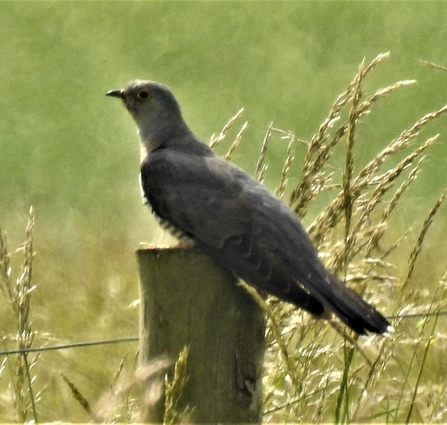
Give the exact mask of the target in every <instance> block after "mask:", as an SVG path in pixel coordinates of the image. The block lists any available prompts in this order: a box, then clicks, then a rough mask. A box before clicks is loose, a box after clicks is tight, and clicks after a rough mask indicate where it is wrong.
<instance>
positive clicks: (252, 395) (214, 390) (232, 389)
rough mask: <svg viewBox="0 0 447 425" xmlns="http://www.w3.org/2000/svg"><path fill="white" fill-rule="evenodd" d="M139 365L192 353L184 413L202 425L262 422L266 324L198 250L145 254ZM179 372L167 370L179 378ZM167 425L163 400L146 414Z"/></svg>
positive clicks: (224, 274)
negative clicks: (189, 410)
mask: <svg viewBox="0 0 447 425" xmlns="http://www.w3.org/2000/svg"><path fill="white" fill-rule="evenodd" d="M137 259H138V266H139V275H140V303H141V305H140V363H141V365H143V366H144V365H145V364H147V363H148V362H151V360H154V359H156V358H157V357H159V356H168V357H169V359H170V360H171V361H172V363H173V362H174V361H175V360H176V359H177V358H178V355H179V353H180V351H181V350H182V349H183V348H184V347H185V346H189V356H188V361H187V374H188V382H187V384H186V388H185V389H184V393H183V395H182V397H181V400H180V408H181V409H182V408H184V407H186V406H189V407H190V408H194V411H193V414H192V417H191V419H192V421H193V422H195V423H241V422H245V423H261V420H262V384H261V379H262V376H261V375H262V363H263V358H264V348H265V347H264V332H265V319H264V314H263V312H262V310H261V308H260V307H259V306H258V305H257V304H256V302H254V300H253V299H252V298H251V296H250V295H249V294H248V293H247V292H246V291H245V290H244V288H242V287H241V286H239V285H237V281H236V279H235V278H234V277H233V276H232V275H231V274H230V273H228V272H226V271H225V270H222V268H220V267H219V266H217V265H216V264H215V263H214V262H213V261H212V260H211V259H210V258H209V257H207V256H206V255H204V254H202V253H200V252H198V251H197V250H195V249H182V248H169V249H158V248H157V249H139V250H138V251H137ZM172 373H173V368H172V367H171V369H170V370H169V371H168V377H170V378H172ZM143 409H144V412H143V419H144V420H145V421H147V422H162V421H163V413H164V398H163V397H162V398H161V399H160V400H159V401H158V402H157V403H155V404H153V405H147V406H144V407H143Z"/></svg>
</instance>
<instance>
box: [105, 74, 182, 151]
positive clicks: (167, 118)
mask: <svg viewBox="0 0 447 425" xmlns="http://www.w3.org/2000/svg"><path fill="white" fill-rule="evenodd" d="M107 96H112V97H117V98H120V99H121V100H122V101H123V103H124V105H125V106H126V108H127V110H128V111H129V112H130V114H131V115H132V117H133V119H134V120H135V122H136V124H137V126H138V131H139V134H140V137H141V139H142V141H143V142H145V143H150V144H154V143H155V144H157V145H160V144H163V143H164V141H166V140H169V139H172V138H175V137H176V136H181V135H183V134H184V132H185V131H186V132H189V129H188V127H187V126H186V124H185V123H184V121H183V118H182V114H181V111H180V106H179V104H178V102H177V100H176V99H175V97H174V95H173V94H172V92H171V90H170V89H169V88H168V87H167V86H165V85H163V84H160V83H156V82H153V81H142V80H133V81H130V82H129V83H128V84H126V86H125V87H124V88H123V89H117V90H111V91H109V92H108V93H107Z"/></svg>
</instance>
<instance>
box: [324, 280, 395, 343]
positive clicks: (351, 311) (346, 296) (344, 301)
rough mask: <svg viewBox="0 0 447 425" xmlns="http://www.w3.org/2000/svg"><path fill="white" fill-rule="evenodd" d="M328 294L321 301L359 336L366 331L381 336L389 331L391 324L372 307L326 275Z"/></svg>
mask: <svg viewBox="0 0 447 425" xmlns="http://www.w3.org/2000/svg"><path fill="white" fill-rule="evenodd" d="M328 279H329V281H330V283H329V285H328V286H327V285H324V286H326V288H328V291H325V292H328V293H327V295H326V296H324V299H322V300H321V301H322V302H323V304H324V305H326V306H327V307H328V309H329V310H331V311H332V312H333V313H334V314H335V315H336V316H337V317H338V318H339V319H340V320H341V321H342V322H343V323H345V324H346V325H347V326H349V327H350V328H351V329H352V330H354V331H355V332H357V333H359V334H362V335H363V334H366V332H367V331H369V332H374V333H379V334H383V333H385V332H387V331H389V330H390V329H391V324H390V322H389V321H388V319H386V318H385V317H384V316H383V315H382V314H381V313H379V312H378V311H377V310H376V309H375V308H374V307H373V306H371V305H370V304H368V303H367V302H366V301H364V300H363V298H362V297H361V296H360V295H358V294H357V293H356V292H355V291H353V290H352V289H351V288H348V287H347V286H346V285H345V284H344V283H343V282H342V281H340V280H339V279H337V278H336V277H335V276H332V275H329V274H328Z"/></svg>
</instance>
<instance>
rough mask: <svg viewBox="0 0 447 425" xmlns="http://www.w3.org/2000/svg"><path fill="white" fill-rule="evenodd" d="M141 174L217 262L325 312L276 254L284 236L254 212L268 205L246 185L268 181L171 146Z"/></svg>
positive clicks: (164, 208) (161, 205)
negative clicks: (271, 235) (268, 231)
mask: <svg viewBox="0 0 447 425" xmlns="http://www.w3.org/2000/svg"><path fill="white" fill-rule="evenodd" d="M141 180H142V185H143V190H144V192H145V194H146V197H147V199H148V201H149V203H150V205H151V206H152V208H153V210H154V212H155V214H156V215H158V216H159V218H161V219H162V220H165V221H167V222H168V223H170V224H171V225H173V226H174V228H176V229H178V230H180V231H181V232H183V233H184V234H185V235H186V236H188V237H189V238H191V239H192V240H194V241H195V242H196V244H197V245H198V247H199V248H200V249H201V250H202V251H204V252H206V253H208V254H209V255H210V256H211V257H212V258H214V260H215V261H216V262H218V263H219V264H221V265H222V266H223V267H225V268H227V269H229V270H231V271H233V273H234V274H235V275H237V276H238V277H240V278H242V279H244V280H246V281H247V282H249V283H251V284H252V285H254V286H256V287H257V288H259V289H262V290H265V291H267V292H269V293H270V294H273V295H276V296H277V297H279V298H282V299H283V300H285V301H289V302H292V303H294V304H295V305H297V306H299V307H302V308H305V309H306V310H308V311H310V312H311V313H313V314H317V315H319V314H322V313H323V310H324V309H323V306H322V305H321V303H320V302H318V301H316V300H315V299H314V298H313V297H311V296H310V295H309V293H308V291H305V290H303V288H302V287H300V286H299V285H298V284H297V282H296V280H295V278H294V277H293V276H291V275H289V274H288V273H287V272H286V270H284V269H283V267H282V266H280V264H279V262H278V260H277V259H276V258H275V257H274V256H273V255H272V252H273V250H271V249H270V247H276V246H278V242H277V241H276V240H273V241H271V242H270V241H268V240H266V238H265V237H264V238H263V237H262V233H263V231H262V227H260V226H257V225H256V224H257V223H258V221H257V220H255V219H254V217H253V214H254V213H258V211H262V206H260V208H257V207H255V206H254V205H253V203H256V202H262V200H261V199H257V197H256V196H254V197H253V196H251V195H250V193H249V192H248V191H247V190H246V187H247V186H248V187H251V186H258V187H260V188H262V186H261V185H259V184H258V183H257V182H255V181H254V180H253V179H251V178H250V177H249V176H248V175H247V174H246V173H245V172H243V171H242V170H240V169H239V168H238V167H236V166H234V165H233V164H231V163H229V162H228V161H225V160H223V159H221V158H219V157H216V156H209V157H203V156H192V155H183V154H178V153H177V152H173V151H171V152H167V151H166V152H154V153H153V156H152V158H148V160H147V161H146V162H143V164H142V169H141ZM266 193H268V191H266ZM268 196H271V195H270V194H268ZM276 202H278V201H277V200H276ZM275 221H276V219H275ZM254 224H255V226H253V225H254ZM259 224H261V223H259ZM306 237H307V236H306ZM297 243H298V245H299V241H298V242H297Z"/></svg>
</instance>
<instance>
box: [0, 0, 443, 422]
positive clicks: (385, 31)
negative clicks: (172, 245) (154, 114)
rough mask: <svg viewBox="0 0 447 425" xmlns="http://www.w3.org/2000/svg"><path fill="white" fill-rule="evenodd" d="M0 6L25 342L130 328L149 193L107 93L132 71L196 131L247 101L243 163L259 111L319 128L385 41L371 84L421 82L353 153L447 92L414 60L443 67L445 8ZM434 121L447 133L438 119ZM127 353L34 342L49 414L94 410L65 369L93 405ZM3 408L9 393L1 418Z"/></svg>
mask: <svg viewBox="0 0 447 425" xmlns="http://www.w3.org/2000/svg"><path fill="white" fill-rule="evenodd" d="M0 16H1V20H2V24H1V26H0V52H1V67H0V86H1V102H0V117H1V119H0V225H1V226H2V227H3V228H4V229H6V230H7V231H8V236H9V239H10V244H11V248H16V247H17V246H18V244H19V243H20V242H21V240H22V233H23V229H24V228H25V224H26V219H27V212H28V209H29V206H30V205H33V206H34V211H35V215H36V223H37V224H36V231H35V249H36V251H37V257H36V261H35V284H37V285H38V288H37V290H36V291H35V293H34V294H33V312H32V320H33V327H34V329H36V330H38V331H39V332H41V333H42V334H40V335H39V336H38V337H37V338H36V344H35V345H39V344H53V343H60V342H75V341H82V340H94V339H102V338H108V337H120V336H129V335H136V334H137V325H138V318H137V316H138V312H137V308H135V307H133V306H132V303H133V301H135V300H136V299H137V298H138V290H137V278H136V267H135V260H134V250H135V249H136V248H137V247H138V244H139V242H141V241H145V242H150V241H159V240H161V239H160V233H159V231H158V230H157V227H156V226H155V225H154V222H153V221H152V219H151V217H150V214H149V212H148V210H147V209H146V208H144V207H143V206H142V205H141V199H140V194H139V187H138V163H139V151H138V143H137V136H136V134H135V127H134V124H133V122H132V121H131V118H130V117H129V116H128V114H127V113H126V111H125V110H124V108H123V107H122V106H121V105H120V104H119V102H117V101H114V100H112V99H108V98H106V97H105V93H106V92H107V91H108V90H110V89H113V88H118V87H121V86H122V85H123V84H124V83H125V82H127V81H128V80H130V79H133V78H142V79H152V80H156V81H161V82H164V83H166V84H168V85H170V86H171V88H172V89H173V90H174V92H175V94H176V95H177V97H178V99H179V101H180V103H181V105H182V107H183V112H184V115H185V118H186V120H187V122H188V123H189V124H190V126H191V128H192V129H193V130H194V131H195V132H196V133H197V134H198V135H199V136H200V137H201V138H203V139H204V140H209V138H210V137H211V135H212V134H213V133H217V132H218V131H219V130H220V128H221V127H222V125H223V124H224V123H225V122H226V121H227V120H228V118H230V117H231V116H233V115H234V114H235V113H236V112H237V111H238V110H239V108H241V107H244V108H245V112H244V119H246V120H248V121H249V128H248V130H247V132H246V133H245V136H244V140H243V143H242V145H241V147H240V148H239V149H238V150H237V152H236V156H235V158H234V160H235V162H237V163H238V164H240V165H242V166H243V167H244V168H245V169H246V170H248V171H250V172H252V171H253V170H254V167H255V164H256V158H257V155H258V152H259V149H260V145H261V142H262V138H263V136H264V133H265V130H266V128H267V125H268V124H269V122H271V121H274V125H275V126H276V127H279V128H282V129H285V130H291V131H293V132H295V133H296V134H297V135H298V136H299V137H302V138H304V139H306V138H309V137H311V135H312V134H313V133H314V132H316V131H317V129H318V126H319V124H320V123H321V122H322V120H323V119H324V118H325V116H326V113H327V111H328V110H329V109H330V106H331V104H332V102H333V101H334V99H335V97H336V96H337V95H338V94H339V93H340V92H341V91H342V90H343V89H344V87H345V86H346V85H347V84H348V82H349V81H350V80H351V78H352V77H353V75H354V74H355V72H356V71H357V68H358V64H359V63H360V62H361V61H362V59H363V58H366V59H367V61H369V60H371V59H372V58H373V57H375V56H376V55H377V54H379V53H381V52H386V51H391V55H392V56H391V59H390V60H388V61H387V62H386V63H385V64H384V65H381V66H380V69H378V70H377V71H375V73H374V74H373V75H372V77H371V78H369V79H368V83H367V87H368V84H370V85H371V87H372V88H371V90H372V91H374V90H375V89H376V88H377V87H382V86H383V87H384V86H386V85H388V84H391V83H393V82H395V81H397V80H402V79H416V80H417V81H418V83H417V84H416V85H412V86H410V87H407V88H404V89H401V90H400V91H399V92H397V93H395V94H393V95H392V96H391V97H390V98H389V99H387V100H385V101H383V102H381V104H380V105H379V106H378V107H377V108H376V109H375V110H374V112H373V114H375V116H374V117H373V118H374V119H371V120H369V119H368V120H365V123H364V125H362V127H361V130H360V133H359V134H360V139H359V142H358V145H357V146H356V148H355V152H356V156H357V158H358V159H359V164H362V163H364V162H365V161H367V160H368V159H369V158H370V157H371V155H373V154H374V153H375V152H377V151H379V149H380V148H382V147H384V146H385V145H386V144H387V142H389V141H390V140H391V139H392V138H394V137H396V136H397V135H398V134H399V133H400V131H401V130H403V129H404V128H407V127H409V126H410V125H411V124H412V123H413V122H414V121H415V120H416V119H418V118H419V117H421V116H422V115H424V114H425V113H427V112H430V111H432V110H434V109H437V108H439V107H440V106H442V105H443V104H445V103H447V74H445V73H442V72H440V71H437V70H434V69H431V68H429V67H427V66H425V65H422V64H421V63H420V62H419V60H420V59H424V60H428V61H432V62H436V63H439V64H441V65H447V57H446V50H445V46H446V44H447V43H446V42H447V25H446V24H445V23H446V22H447V3H445V2H339V1H336V2H310V1H309V2H132V1H126V2H108V1H104V2H99V1H98V2H96V1H95V2H2V3H0ZM378 123H380V125H379V124H378ZM431 128H432V129H433V133H437V132H440V133H442V134H447V131H446V130H447V122H446V120H445V119H441V120H437V121H436V123H435V124H432V125H431ZM445 140H446V139H445V137H444V136H443V137H442V138H441V139H440V141H439V142H438V143H437V145H436V146H435V147H434V148H433V149H431V150H430V153H429V158H428V161H429V166H428V167H426V169H425V171H424V172H423V174H422V175H421V177H420V181H419V182H418V183H417V185H416V188H415V189H412V191H411V196H410V197H409V198H408V199H407V202H408V206H407V208H406V211H402V212H401V216H400V220H401V227H404V226H406V225H407V223H408V222H409V221H410V222H411V223H412V224H413V223H414V222H415V221H416V219H420V218H421V217H423V215H424V214H426V213H427V210H428V208H429V206H430V205H431V204H432V203H433V202H434V200H435V199H436V198H437V197H438V196H439V193H440V191H441V190H442V188H443V187H444V186H445V182H446V177H445V169H446V161H447V159H446V158H447V147H446V142H445ZM285 151H286V146H284V145H281V144H280V142H278V141H276V142H275V145H274V146H273V147H272V149H271V151H270V153H269V158H268V159H269V164H270V166H271V167H270V169H269V173H268V177H267V185H269V186H271V187H274V184H275V182H276V179H277V173H275V172H276V171H278V169H279V168H278V167H280V166H281V163H282V160H283V158H284V155H285ZM310 218H311V217H309V218H308V219H307V220H310ZM307 220H306V222H308V221H307ZM444 221H445V214H444ZM442 229H444V230H445V226H441V230H442ZM441 242H442V233H441V231H440V232H439V233H438V235H437V236H436V237H434V238H433V240H432V242H431V244H432V249H433V252H435V253H436V254H437V255H439V256H440V257H441V254H440V253H441V252H442V251H440V250H439V249H438V246H439V244H440V243H441ZM433 247H434V248H433ZM429 248H430V247H429ZM440 259H441V258H440ZM442 260H443V258H442ZM15 261H16V262H17V261H19V260H15ZM14 265H16V264H15V263H14ZM0 322H1V323H2V324H1V334H2V335H8V334H9V333H14V329H15V328H14V322H13V320H12V319H11V318H10V317H9V306H8V305H7V303H6V302H0ZM43 333H45V334H43ZM135 349H136V343H129V344H119V345H116V346H106V347H100V348H84V349H76V350H75V349H72V350H68V351H66V352H61V353H52V354H43V355H42V358H44V359H45V360H44V361H45V364H46V367H45V368H43V369H42V370H40V369H39V376H38V381H40V382H41V383H40V385H41V386H43V385H47V386H48V389H47V390H46V392H45V393H44V395H43V396H42V402H41V404H40V406H39V411H41V412H42V417H41V420H48V421H52V420H64V421H83V420H86V419H88V417H87V416H86V415H85V413H84V412H83V411H82V409H81V408H80V407H79V406H78V405H77V404H76V403H75V402H73V400H72V398H71V395H70V393H69V391H68V389H67V388H66V386H65V384H64V383H63V382H62V381H61V379H60V377H59V372H63V373H65V374H66V375H68V376H70V379H72V380H73V381H74V382H75V383H76V384H77V385H78V386H79V388H80V389H81V390H83V391H84V392H85V394H86V395H87V396H88V397H89V398H90V399H91V400H95V399H97V398H98V397H99V395H100V394H101V393H102V392H103V391H104V387H105V386H106V385H107V383H108V382H109V381H110V379H111V375H112V374H113V372H114V371H116V370H117V368H118V366H119V363H120V361H121V358H122V357H123V355H124V354H125V353H126V352H127V351H129V352H131V353H134V352H135ZM3 381H4V379H3ZM0 387H1V392H2V394H7V390H6V389H5V385H4V383H0ZM49 406H52V407H51V408H49ZM13 419H14V417H13V416H11V412H10V411H9V407H8V403H7V402H6V401H5V398H4V397H2V401H0V421H5V420H13Z"/></svg>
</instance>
